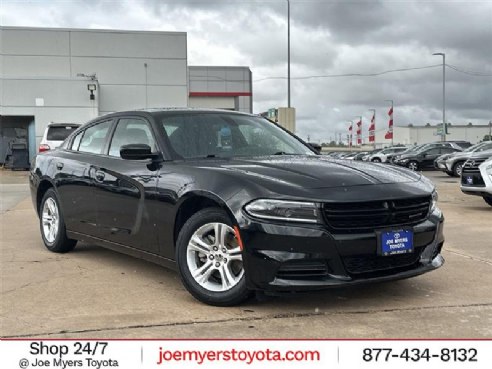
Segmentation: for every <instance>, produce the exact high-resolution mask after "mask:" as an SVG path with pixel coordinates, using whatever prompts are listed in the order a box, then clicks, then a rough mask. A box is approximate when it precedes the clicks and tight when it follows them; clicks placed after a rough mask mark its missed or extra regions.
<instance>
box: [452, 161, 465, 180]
mask: <svg viewBox="0 0 492 369" xmlns="http://www.w3.org/2000/svg"><path fill="white" fill-rule="evenodd" d="M463 164H464V162H463V161H459V162H457V163H456V164H455V165H453V175H454V176H455V177H461V171H462V170H463Z"/></svg>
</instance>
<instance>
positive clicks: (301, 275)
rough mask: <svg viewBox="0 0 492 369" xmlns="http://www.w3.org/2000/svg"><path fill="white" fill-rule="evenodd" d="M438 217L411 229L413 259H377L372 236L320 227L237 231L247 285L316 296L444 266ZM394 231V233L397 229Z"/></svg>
mask: <svg viewBox="0 0 492 369" xmlns="http://www.w3.org/2000/svg"><path fill="white" fill-rule="evenodd" d="M443 221H444V218H443V215H442V213H441V211H440V210H439V209H436V210H435V211H434V212H433V213H432V214H431V215H430V216H429V217H428V218H427V219H426V220H425V221H423V222H421V223H419V224H417V225H415V226H413V227H411V228H412V229H413V232H414V249H415V251H414V253H412V254H404V255H395V256H396V258H395V257H394V256H390V257H384V256H379V255H378V254H377V248H378V241H377V232H376V231H372V232H366V233H350V234H332V233H330V232H329V231H328V230H327V229H326V228H325V227H324V226H323V225H298V224H296V225H293V224H285V223H283V224H282V223H278V224H272V223H266V222H260V221H257V220H253V219H250V218H246V216H245V223H244V224H243V226H242V227H241V237H242V240H243V244H244V248H245V249H244V251H243V263H244V268H245V271H246V276H247V285H248V287H249V288H251V289H255V290H263V291H266V292H288V291H302V290H316V289H324V288H330V287H340V286H348V285H357V284H362V283H371V282H382V281H388V280H397V279H403V278H409V277H413V276H416V275H419V274H423V273H426V272H429V271H431V270H434V269H437V268H439V267H440V266H442V265H443V263H444V259H443V257H442V256H441V254H440V252H441V248H442V246H443V243H444V236H443ZM396 229H398V228H396Z"/></svg>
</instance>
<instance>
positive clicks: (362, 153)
mask: <svg viewBox="0 0 492 369" xmlns="http://www.w3.org/2000/svg"><path fill="white" fill-rule="evenodd" d="M367 154H368V152H367V151H362V152H359V153H357V155H355V156H354V160H362V158H363V157H364V156H366V155H367Z"/></svg>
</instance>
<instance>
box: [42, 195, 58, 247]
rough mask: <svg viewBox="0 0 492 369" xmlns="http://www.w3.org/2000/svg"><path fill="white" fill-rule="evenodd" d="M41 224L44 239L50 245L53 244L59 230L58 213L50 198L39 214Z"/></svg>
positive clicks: (53, 201) (54, 203)
mask: <svg viewBox="0 0 492 369" xmlns="http://www.w3.org/2000/svg"><path fill="white" fill-rule="evenodd" d="M41 217H42V222H43V234H44V238H46V240H47V241H48V242H50V243H53V242H55V240H56V236H57V235H58V229H59V228H60V212H59V211H58V206H57V204H56V202H55V200H54V199H53V198H52V197H48V198H47V199H46V201H45V202H44V205H43V212H42V214H41Z"/></svg>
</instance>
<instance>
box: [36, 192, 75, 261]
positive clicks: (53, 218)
mask: <svg viewBox="0 0 492 369" xmlns="http://www.w3.org/2000/svg"><path fill="white" fill-rule="evenodd" d="M39 226H40V228H41V237H42V238H43V242H44V245H45V246H46V248H47V249H48V250H50V251H52V252H58V253H63V252H69V251H72V250H73V248H74V247H75V245H76V244H77V241H76V240H72V239H70V238H68V237H67V233H66V229H65V221H64V219H63V214H62V212H61V209H60V202H59V201H58V197H57V195H56V192H55V190H54V189H52V188H50V189H49V190H48V191H46V193H45V194H44V196H43V199H42V200H41V207H40V213H39Z"/></svg>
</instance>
